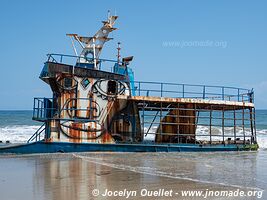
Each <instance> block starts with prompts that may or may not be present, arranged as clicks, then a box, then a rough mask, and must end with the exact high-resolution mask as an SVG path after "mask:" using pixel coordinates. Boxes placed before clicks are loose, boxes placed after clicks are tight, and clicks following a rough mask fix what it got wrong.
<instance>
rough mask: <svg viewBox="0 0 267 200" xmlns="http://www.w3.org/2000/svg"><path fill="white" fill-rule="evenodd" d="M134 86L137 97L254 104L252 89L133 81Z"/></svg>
mask: <svg viewBox="0 0 267 200" xmlns="http://www.w3.org/2000/svg"><path fill="white" fill-rule="evenodd" d="M134 85H135V88H134V90H135V94H136V95H138V96H159V97H173V98H197V99H210V100H225V101H226V100H227V101H238V102H254V92H253V89H252V90H249V89H244V88H237V87H225V86H211V85H194V84H176V83H161V82H144V81H135V82H134Z"/></svg>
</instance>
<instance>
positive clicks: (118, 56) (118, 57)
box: [117, 42, 121, 63]
mask: <svg viewBox="0 0 267 200" xmlns="http://www.w3.org/2000/svg"><path fill="white" fill-rule="evenodd" d="M117 50H118V54H117V60H118V63H119V62H120V58H121V55H120V51H121V43H120V42H118V47H117Z"/></svg>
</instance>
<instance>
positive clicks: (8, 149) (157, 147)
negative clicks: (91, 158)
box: [0, 141, 258, 154]
mask: <svg viewBox="0 0 267 200" xmlns="http://www.w3.org/2000/svg"><path fill="white" fill-rule="evenodd" d="M257 149H258V145H237V144H229V145H199V144H96V143H81V144H77V143H70V142H53V143H46V142H43V141H39V142H33V143H29V144H20V145H12V146H8V145H6V146H1V147H0V153H15V154H18V153H19V154H32V153H56V152H58V153H68V152H213V151H249V150H257Z"/></svg>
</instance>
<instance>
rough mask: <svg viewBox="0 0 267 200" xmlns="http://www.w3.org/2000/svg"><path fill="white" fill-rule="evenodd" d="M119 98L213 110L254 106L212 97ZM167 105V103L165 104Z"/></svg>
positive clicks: (154, 104)
mask: <svg viewBox="0 0 267 200" xmlns="http://www.w3.org/2000/svg"><path fill="white" fill-rule="evenodd" d="M117 99H121V100H129V101H135V102H140V103H142V102H146V103H147V104H153V106H156V105H157V104H163V105H162V106H163V107H164V104H170V103H171V104H195V105H197V107H198V108H199V109H207V108H209V107H212V110H222V109H224V110H239V109H249V108H254V103H250V102H244V101H243V102H240V101H227V100H212V99H198V98H170V97H156V96H128V97H127V96H123V95H121V96H118V97H117ZM165 106H166V105H165Z"/></svg>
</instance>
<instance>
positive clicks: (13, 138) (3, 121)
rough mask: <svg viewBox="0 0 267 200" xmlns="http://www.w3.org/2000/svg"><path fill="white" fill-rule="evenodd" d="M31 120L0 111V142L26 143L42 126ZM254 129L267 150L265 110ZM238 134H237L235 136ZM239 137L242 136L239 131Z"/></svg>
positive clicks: (201, 131)
mask: <svg viewBox="0 0 267 200" xmlns="http://www.w3.org/2000/svg"><path fill="white" fill-rule="evenodd" d="M31 118H32V111H0V141H2V142H6V141H10V142H11V143H21V142H26V141H27V140H28V139H29V138H30V137H31V136H32V134H33V133H34V132H35V131H36V130H37V129H38V128H39V127H40V126H41V124H42V123H40V122H36V121H33V120H32V119H31ZM156 128H157V127H155V126H153V127H152V128H151V129H150V131H149V132H150V133H153V132H155V131H156ZM256 128H257V132H256V133H257V141H258V144H259V147H260V149H267V110H257V111H256ZM146 130H147V127H145V132H146ZM237 130H238V129H237ZM208 131H209V127H207V126H198V127H197V134H200V135H203V134H207V133H208ZM212 131H213V132H214V133H220V132H221V129H219V128H216V127H213V130H212ZM226 131H227V129H226ZM228 131H229V132H231V131H233V130H231V129H229V130H228ZM248 131H249V129H248ZM238 134H239V133H238V132H237V135H238ZM240 136H242V130H241V129H240ZM145 139H146V140H152V139H153V135H151V134H150V135H149V134H148V135H147V137H146V138H145ZM207 139H208V137H207ZM215 139H216V138H215Z"/></svg>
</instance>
